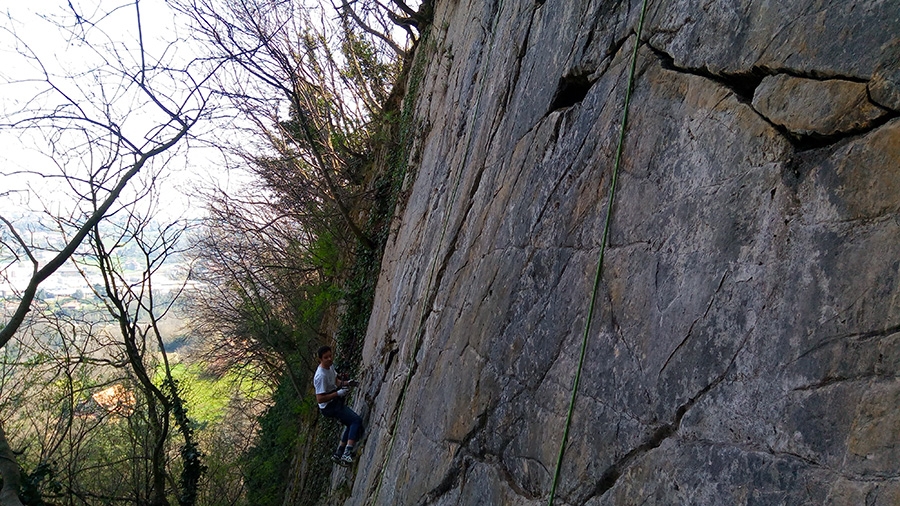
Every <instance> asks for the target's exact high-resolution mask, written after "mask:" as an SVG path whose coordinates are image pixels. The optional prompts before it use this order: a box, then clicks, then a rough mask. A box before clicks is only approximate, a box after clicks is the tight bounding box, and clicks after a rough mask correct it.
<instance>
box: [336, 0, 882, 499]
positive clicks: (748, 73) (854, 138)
mask: <svg viewBox="0 0 900 506" xmlns="http://www.w3.org/2000/svg"><path fill="white" fill-rule="evenodd" d="M639 9H640V4H639V3H637V2H631V3H627V2H626V3H621V2H611V1H606V0H596V1H590V2H583V1H580V0H579V1H576V0H566V1H556V2H551V1H547V2H536V3H529V2H510V1H499V2H495V1H490V0H455V1H450V0H447V1H442V0H438V1H437V2H436V3H435V18H434V23H433V26H432V28H431V31H430V32H429V33H428V35H427V37H424V38H423V41H422V43H421V44H420V45H419V47H418V48H417V49H416V53H417V55H416V58H417V59H419V63H418V65H421V67H420V69H421V72H415V71H414V72H412V73H411V75H412V76H413V78H414V79H421V81H420V82H418V83H417V84H418V85H419V87H418V90H419V91H418V94H417V95H416V96H415V97H414V100H415V102H414V105H415V121H416V124H415V127H416V130H417V131H418V132H419V134H418V136H417V137H416V139H415V140H414V143H413V146H412V150H413V153H414V154H413V156H411V158H410V160H411V162H410V163H411V166H410V169H409V170H410V174H411V175H410V177H409V179H408V186H407V188H406V189H407V191H408V199H407V200H406V202H405V204H404V205H403V206H402V207H401V208H400V209H399V210H398V213H397V215H396V216H395V222H394V225H393V233H392V235H391V238H390V240H389V244H388V247H387V249H386V251H385V255H384V260H383V263H382V270H381V276H380V278H379V280H378V285H377V290H376V300H375V306H374V308H373V314H372V319H371V320H370V323H369V329H368V335H367V340H366V344H365V350H364V364H363V365H364V367H365V371H366V372H365V375H364V376H365V378H364V380H365V381H366V382H367V384H368V385H370V387H369V389H368V391H367V393H366V395H365V398H364V399H358V400H357V402H358V403H359V404H360V406H358V408H360V409H361V410H362V411H363V412H366V413H367V414H368V416H367V436H366V440H365V442H364V446H363V453H362V455H361V456H360V462H361V463H360V465H359V466H358V467H357V469H356V474H355V476H354V478H353V484H352V492H351V495H350V498H349V499H348V500H347V501H346V504H347V505H363V504H379V505H468V504H473V505H474V504H491V505H493V504H502V505H505V504H516V505H518V504H522V505H538V504H546V502H547V500H548V498H549V495H550V489H551V485H552V482H553V475H554V472H555V470H556V462H557V457H558V455H559V451H560V445H561V442H562V434H563V432H564V430H565V426H566V418H567V412H568V409H569V402H570V399H571V397H572V386H573V381H574V378H575V375H576V371H577V369H578V364H579V356H580V350H581V344H582V336H583V335H584V334H585V328H586V327H588V322H586V319H587V315H588V308H589V305H590V302H591V300H592V299H593V300H594V302H595V312H594V314H593V318H592V321H591V322H589V331H588V332H587V336H588V340H587V348H586V360H585V362H584V366H583V368H582V370H581V377H580V378H581V379H580V384H579V387H578V391H577V395H576V397H575V404H574V411H573V414H572V419H571V426H570V429H569V439H568V443H567V445H566V447H565V451H564V453H563V458H562V465H561V468H560V475H559V476H560V478H559V482H558V486H557V490H556V500H555V502H554V504H560V505H562V504H569V505H575V504H577V505H584V504H589V505H601V504H602V505H606V504H618V505H630V504H659V505H663V504H694V505H710V506H712V505H720V504H772V505H776V504H778V505H781V504H835V505H837V504H879V505H888V504H896V503H897V499H898V497H900V430H898V428H900V410H898V409H897V406H898V401H900V273H898V271H900V240H898V238H900V118H898V112H897V109H896V105H895V104H894V103H893V102H892V101H891V99H883V98H876V96H877V97H882V95H878V94H877V93H874V92H872V90H873V89H875V90H878V89H889V88H890V86H887V88H884V87H885V86H886V85H883V84H879V83H880V82H881V81H880V80H879V79H883V80H888V81H889V80H890V79H893V78H892V77H890V76H892V75H893V74H892V73H891V72H892V70H891V69H889V68H886V67H884V66H879V65H881V64H880V63H879V62H880V61H881V60H882V59H883V58H882V52H883V48H884V47H889V46H890V43H891V41H894V40H897V38H898V36H900V35H898V34H900V18H898V16H900V12H898V9H896V3H894V2H889V1H884V2H882V1H865V2H864V1H842V2H837V1H835V2H818V1H811V0H810V1H796V2H757V1H749V0H744V1H740V0H735V1H727V2H682V1H671V2H653V1H651V2H650V6H649V10H648V14H647V20H646V24H645V27H644V31H643V33H642V35H641V38H640V41H638V40H637V38H636V37H635V36H634V35H633V32H634V30H635V29H636V26H637V21H638V19H639V14H640V11H639ZM636 43H639V50H638V58H637V72H636V77H635V81H634V91H633V94H632V96H631V106H630V110H629V117H628V123H627V129H626V136H625V143H624V151H623V156H622V165H621V170H620V172H619V174H618V184H617V189H616V194H615V196H614V201H613V204H612V213H613V214H612V216H611V228H610V229H609V231H608V232H609V235H608V247H607V249H606V250H605V253H604V265H603V270H602V273H601V276H600V284H599V288H598V291H597V293H596V296H594V295H593V284H594V277H595V273H596V270H597V264H598V257H599V254H600V249H601V244H602V243H603V236H604V229H605V223H606V218H607V216H606V214H607V213H606V209H607V203H608V198H609V189H610V184H611V180H612V179H613V177H612V170H613V160H614V159H615V152H616V144H617V139H618V137H619V130H620V124H621V119H622V113H623V102H624V98H625V94H626V87H627V83H628V68H629V63H630V58H631V52H632V49H633V48H634V46H635V44H636ZM876 69H878V70H876ZM780 74H785V75H788V76H793V77H778V75H780ZM770 75H775V76H776V77H768V76H770ZM416 76H418V77H416ZM878 76H881V77H878ZM801 78H802V79H801ZM803 79H807V80H808V79H813V80H815V81H816V83H818V84H811V85H810V83H807V82H806V81H805V80H803ZM779 81H786V83H781V84H782V85H783V86H782V88H778V89H776V87H774V86H772V87H771V89H769V87H770V86H771V84H772V83H777V82H779ZM830 81H840V83H839V84H840V85H841V86H844V82H846V83H849V84H850V85H852V86H847V89H846V90H844V89H843V88H842V91H841V92H840V93H839V94H838V96H840V97H842V98H841V100H838V101H837V102H838V103H841V104H845V105H846V104H847V103H849V102H851V100H850V99H849V98H847V97H851V96H852V97H859V96H867V95H866V93H864V91H865V90H866V88H867V87H868V90H869V93H870V94H871V95H872V97H871V100H872V101H873V102H875V103H877V104H878V107H876V109H875V110H877V111H878V116H877V118H874V119H873V118H872V117H871V114H870V113H866V112H865V111H871V110H872V109H870V108H869V107H875V106H871V105H869V106H867V105H865V104H858V106H854V107H849V106H848V107H846V108H844V109H837V110H831V109H829V111H826V113H825V114H821V113H819V112H816V113H815V114H813V112H810V111H809V108H810V107H815V106H816V105H817V103H816V100H815V96H816V95H820V96H824V92H822V91H821V90H820V89H818V88H817V87H818V86H822V84H821V83H825V84H826V85H828V83H829V82H830ZM808 85H809V86H810V88H809V89H807V88H805V87H806V86H808ZM851 88H852V90H851ZM781 89H783V90H787V91H778V90H781ZM798 90H799V91H798ZM861 90H862V91H861ZM797 93H800V97H798V96H796V94H797ZM887 94H888V95H890V92H889V91H888V92H887ZM757 95H758V96H759V99H758V100H754V97H755V96H757ZM763 97H765V99H764V98H763ZM776 99H778V100H781V101H782V102H783V107H784V108H785V109H784V110H795V112H796V111H799V112H797V113H796V114H797V118H796V119H793V120H791V122H787V121H786V122H785V123H784V124H785V125H786V128H787V129H789V130H795V131H797V132H801V131H805V130H809V131H814V132H817V133H820V134H821V133H823V132H831V133H829V134H828V135H827V137H826V138H824V139H817V140H814V141H804V140H802V139H800V140H798V139H797V138H795V137H794V136H790V135H786V134H785V133H783V130H782V129H781V128H778V127H776V126H775V120H774V119H773V118H775V117H776V116H777V114H779V112H778V111H781V110H782V109H780V108H779V107H774V106H770V105H766V106H765V107H764V106H763V104H762V102H763V101H767V103H769V104H771V103H774V101H775V100H776ZM854 100H855V99H854ZM866 103H868V98H866ZM892 104H893V105H892ZM767 107H768V108H767ZM798 108H799V109H798ZM835 111H838V112H835ZM860 114H861V116H859V117H857V116H855V115H860ZM812 116H815V118H814V119H815V121H814V122H813V123H814V124H813V126H812V127H811V128H808V129H807V128H806V126H803V125H801V124H800V123H799V122H800V121H801V120H802V121H807V120H812V119H813V118H812ZM848 118H851V120H849V124H851V125H852V126H851V127H847V126H846V123H848ZM860 118H861V119H860ZM795 124H796V125H797V126H796V127H794V126H792V125H795ZM848 128H849V129H850V130H851V131H850V133H843V132H846V131H847V129H848ZM413 161H414V162H413ZM363 403H364V404H365V407H364V409H363V407H362V406H361V404H363Z"/></svg>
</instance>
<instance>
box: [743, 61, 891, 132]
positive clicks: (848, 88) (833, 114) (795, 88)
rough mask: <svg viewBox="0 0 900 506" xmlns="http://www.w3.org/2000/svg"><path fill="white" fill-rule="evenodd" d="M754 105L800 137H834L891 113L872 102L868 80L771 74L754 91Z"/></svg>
mask: <svg viewBox="0 0 900 506" xmlns="http://www.w3.org/2000/svg"><path fill="white" fill-rule="evenodd" d="M753 108H754V109H756V111H757V112H759V113H760V114H761V115H763V116H764V117H766V118H767V119H768V120H769V121H771V122H772V123H775V124H777V125H780V126H783V127H785V128H786V129H787V130H788V131H789V132H790V133H792V134H794V135H796V136H813V135H820V136H833V135H839V134H847V133H849V132H853V131H857V130H866V129H869V128H871V127H872V125H873V124H875V122H877V121H878V120H879V119H881V118H883V117H884V116H886V115H887V114H888V111H886V110H885V109H882V108H880V107H878V106H877V105H875V104H873V103H872V102H870V101H869V98H868V89H867V88H866V85H865V83H856V82H852V81H844V80H841V79H829V80H825V81H821V80H817V79H805V78H801V77H792V76H789V75H786V74H779V75H776V76H768V77H766V78H765V79H763V80H762V82H761V83H760V84H759V86H757V88H756V90H755V91H754V93H753Z"/></svg>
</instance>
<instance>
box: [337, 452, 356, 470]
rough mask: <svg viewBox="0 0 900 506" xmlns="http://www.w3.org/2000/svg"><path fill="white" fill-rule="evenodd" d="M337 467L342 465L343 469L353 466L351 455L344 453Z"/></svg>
mask: <svg viewBox="0 0 900 506" xmlns="http://www.w3.org/2000/svg"><path fill="white" fill-rule="evenodd" d="M339 465H342V466H344V467H350V466H351V465H353V455H351V454H349V453H344V454H343V455H342V456H341V461H340V463H339Z"/></svg>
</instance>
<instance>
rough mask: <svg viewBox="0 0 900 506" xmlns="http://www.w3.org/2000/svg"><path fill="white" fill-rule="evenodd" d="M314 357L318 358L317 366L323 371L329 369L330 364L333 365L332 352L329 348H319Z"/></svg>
mask: <svg viewBox="0 0 900 506" xmlns="http://www.w3.org/2000/svg"><path fill="white" fill-rule="evenodd" d="M316 357H318V358H319V365H321V366H322V367H324V368H325V369H331V364H333V363H334V352H332V351H331V346H322V347H321V348H319V350H318V351H317V352H316Z"/></svg>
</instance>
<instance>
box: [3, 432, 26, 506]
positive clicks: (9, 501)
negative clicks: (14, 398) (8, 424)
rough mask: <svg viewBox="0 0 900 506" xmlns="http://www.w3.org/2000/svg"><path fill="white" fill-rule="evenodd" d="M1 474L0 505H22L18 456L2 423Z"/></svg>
mask: <svg viewBox="0 0 900 506" xmlns="http://www.w3.org/2000/svg"><path fill="white" fill-rule="evenodd" d="M0 476H2V477H3V488H2V489H0V506H22V501H20V500H19V485H20V483H21V480H22V474H21V470H20V469H19V464H18V463H17V462H16V456H15V455H14V454H13V452H12V448H10V447H9V442H8V441H7V440H6V432H4V430H3V424H2V423H0Z"/></svg>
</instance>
